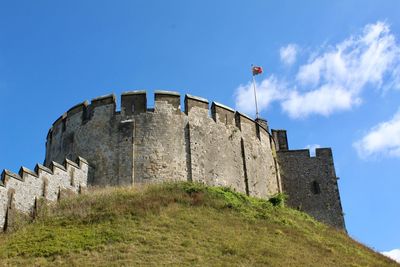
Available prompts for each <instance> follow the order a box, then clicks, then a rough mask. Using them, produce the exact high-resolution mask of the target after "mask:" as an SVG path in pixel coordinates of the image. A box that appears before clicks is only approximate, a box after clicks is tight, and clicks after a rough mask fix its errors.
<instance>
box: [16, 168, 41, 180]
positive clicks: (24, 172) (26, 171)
mask: <svg viewBox="0 0 400 267" xmlns="http://www.w3.org/2000/svg"><path fill="white" fill-rule="evenodd" d="M18 175H19V176H20V177H21V178H22V180H25V177H26V175H32V176H34V177H39V175H38V173H37V172H34V171H32V170H30V169H28V168H26V167H23V166H22V167H21V168H20V169H19V171H18Z"/></svg>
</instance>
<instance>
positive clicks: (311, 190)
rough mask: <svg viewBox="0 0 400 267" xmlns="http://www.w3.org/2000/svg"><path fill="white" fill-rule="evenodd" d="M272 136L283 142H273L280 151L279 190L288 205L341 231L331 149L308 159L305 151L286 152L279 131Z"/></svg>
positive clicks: (339, 202) (341, 221)
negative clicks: (280, 184)
mask: <svg viewBox="0 0 400 267" xmlns="http://www.w3.org/2000/svg"><path fill="white" fill-rule="evenodd" d="M276 132H277V131H273V134H275V133H276ZM276 136H279V138H280V140H281V141H280V142H284V144H282V143H280V144H279V141H277V145H278V146H279V147H280V150H279V151H278V152H277V159H278V163H279V168H280V175H281V179H282V190H283V191H284V192H285V193H286V194H287V195H288V196H289V198H288V205H289V206H291V207H293V208H296V209H299V210H301V211H304V212H306V213H308V214H310V215H311V216H313V217H314V218H316V219H317V220H319V221H321V222H324V223H327V224H329V225H332V226H334V227H336V228H340V229H345V224H344V218H343V212H342V206H341V201H340V195H339V189H338V184H337V179H338V178H337V177H336V173H335V167H334V164H333V156H332V151H331V149H330V148H317V149H316V153H315V157H311V156H310V151H309V150H308V149H301V150H288V149H289V147H288V144H287V138H286V131H281V130H280V132H279V134H277V135H276ZM282 148H283V149H282Z"/></svg>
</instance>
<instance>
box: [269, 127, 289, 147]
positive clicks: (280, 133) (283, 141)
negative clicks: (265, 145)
mask: <svg viewBox="0 0 400 267" xmlns="http://www.w3.org/2000/svg"><path fill="white" fill-rule="evenodd" d="M272 137H273V138H274V140H275V145H276V151H282V150H283V151H284V150H289V144H288V141H287V135H286V130H275V129H272Z"/></svg>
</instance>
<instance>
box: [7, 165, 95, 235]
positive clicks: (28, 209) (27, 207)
mask: <svg viewBox="0 0 400 267" xmlns="http://www.w3.org/2000/svg"><path fill="white" fill-rule="evenodd" d="M49 167H50V168H47V167H45V166H43V165H40V164H37V165H36V167H35V171H32V170H29V169H27V168H25V167H21V169H20V171H19V173H18V174H17V173H13V172H11V171H9V170H4V171H3V172H2V174H1V180H0V230H1V229H6V228H7V226H8V221H9V219H10V217H11V214H14V212H15V211H18V212H22V213H25V214H28V215H33V213H34V212H35V207H36V202H37V201H38V200H39V199H41V198H43V199H46V200H48V201H56V200H58V199H59V198H60V196H61V195H62V194H65V193H68V192H74V193H78V192H80V191H81V190H82V189H83V188H85V187H86V186H87V177H88V168H89V165H88V163H87V161H86V160H84V159H82V158H78V161H77V163H75V162H72V161H70V160H68V159H66V160H65V162H64V165H60V164H58V163H56V162H52V163H51V164H50V166H49Z"/></svg>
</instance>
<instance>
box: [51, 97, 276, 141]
mask: <svg viewBox="0 0 400 267" xmlns="http://www.w3.org/2000/svg"><path fill="white" fill-rule="evenodd" d="M154 100H155V105H154V110H156V111H161V110H164V111H165V103H166V104H167V105H168V107H170V108H171V110H173V111H175V113H176V114H178V115H183V114H186V115H188V116H189V115H191V116H207V117H211V118H212V119H213V120H214V121H215V122H218V123H222V124H225V125H235V126H236V127H238V128H239V129H240V130H241V129H242V128H243V124H247V125H248V127H247V130H249V131H250V132H252V133H253V134H254V135H255V136H259V132H260V130H261V131H264V132H267V133H268V134H269V129H268V126H267V124H266V121H265V120H262V119H256V120H254V119H252V118H250V117H249V116H247V115H245V114H243V113H240V112H238V111H235V110H234V109H232V108H230V107H228V106H225V105H223V104H220V103H217V102H212V103H211V107H209V101H208V100H207V99H205V98H202V97H198V96H193V95H189V94H186V95H185V98H184V110H182V109H181V104H180V103H181V96H180V94H179V93H177V92H174V91H165V90H157V91H155V92H154ZM147 107H148V103H147V93H146V91H145V90H137V91H127V92H124V93H122V94H121V111H120V112H117V111H116V110H117V104H116V96H115V95H114V94H109V95H105V96H100V97H97V98H94V99H92V100H91V102H89V101H84V102H82V103H79V104H77V105H75V106H73V107H72V108H70V109H69V110H68V111H67V112H65V113H64V114H62V115H61V116H60V117H59V118H58V119H56V121H55V122H54V123H53V125H52V127H51V128H50V130H49V132H48V136H47V140H48V141H50V140H52V139H53V135H57V134H58V133H59V132H61V133H63V132H66V131H68V130H69V131H74V130H75V129H76V128H79V127H80V125H82V124H85V123H87V122H88V121H90V120H92V119H95V120H96V119H101V120H110V119H111V118H113V117H115V116H116V115H121V120H125V119H126V118H129V117H132V116H137V115H140V114H143V113H147V112H153V110H149V109H148V108H147ZM193 108H196V109H197V111H196V112H195V114H194V113H193V112H191V111H192V109H193ZM199 110H203V112H199ZM200 114H201V115H200Z"/></svg>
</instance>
